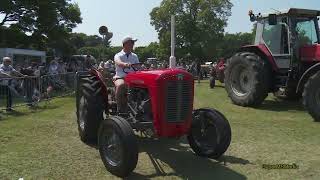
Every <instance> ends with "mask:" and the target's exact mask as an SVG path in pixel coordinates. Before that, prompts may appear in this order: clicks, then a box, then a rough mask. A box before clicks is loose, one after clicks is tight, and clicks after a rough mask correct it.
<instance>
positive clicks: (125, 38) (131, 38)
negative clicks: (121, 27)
mask: <svg viewBox="0 0 320 180" xmlns="http://www.w3.org/2000/svg"><path fill="white" fill-rule="evenodd" d="M128 41H133V42H136V41H138V39H133V37H131V36H126V37H124V38H123V40H122V44H124V43H126V42H128Z"/></svg>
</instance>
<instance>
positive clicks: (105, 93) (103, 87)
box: [89, 69, 108, 104]
mask: <svg viewBox="0 0 320 180" xmlns="http://www.w3.org/2000/svg"><path fill="white" fill-rule="evenodd" d="M89 72H90V74H92V75H94V76H95V77H96V78H97V79H98V81H99V82H100V84H101V92H102V95H103V97H104V101H105V103H106V104H108V89H107V84H106V83H105V80H104V77H103V75H102V74H101V73H100V72H99V71H98V70H96V69H91V70H90V71H89Z"/></svg>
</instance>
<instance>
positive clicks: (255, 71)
mask: <svg viewBox="0 0 320 180" xmlns="http://www.w3.org/2000/svg"><path fill="white" fill-rule="evenodd" d="M270 72H271V69H270V67H269V66H268V65H267V63H265V62H264V60H263V59H261V58H260V56H258V55H256V54H254V53H250V52H241V53H237V54H236V55H234V56H233V57H232V58H231V59H230V60H229V64H228V66H227V68H226V73H225V76H226V77H225V87H226V91H227V93H228V95H229V97H230V98H231V100H232V102H233V103H235V104H237V105H240V106H256V105H260V104H261V103H262V102H263V101H264V99H265V98H266V97H267V96H268V92H269V89H270Z"/></svg>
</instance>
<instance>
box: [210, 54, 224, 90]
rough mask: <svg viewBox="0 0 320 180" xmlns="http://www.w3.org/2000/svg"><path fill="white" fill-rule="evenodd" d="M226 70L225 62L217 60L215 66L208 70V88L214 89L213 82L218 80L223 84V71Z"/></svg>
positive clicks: (222, 59)
mask: <svg viewBox="0 0 320 180" xmlns="http://www.w3.org/2000/svg"><path fill="white" fill-rule="evenodd" d="M225 68H226V61H225V59H224V58H221V59H219V61H218V63H217V64H216V65H213V66H212V68H211V70H210V80H209V82H210V83H209V84H210V88H214V87H215V83H216V82H215V81H216V80H219V81H220V82H221V83H224V71H225Z"/></svg>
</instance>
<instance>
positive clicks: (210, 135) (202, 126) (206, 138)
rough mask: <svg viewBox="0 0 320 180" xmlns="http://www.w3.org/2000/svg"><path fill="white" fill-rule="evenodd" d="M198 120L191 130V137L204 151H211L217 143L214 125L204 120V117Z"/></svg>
mask: <svg viewBox="0 0 320 180" xmlns="http://www.w3.org/2000/svg"><path fill="white" fill-rule="evenodd" d="M203 115H204V114H203ZM201 119H202V120H201ZM198 122H199V124H198V125H197V126H195V129H194V132H193V138H194V140H195V142H196V143H197V144H198V146H199V147H201V148H202V149H203V150H205V151H206V153H211V152H212V151H213V150H214V149H215V147H216V145H217V139H218V137H217V129H216V126H215V125H214V124H212V123H210V122H209V121H208V120H205V118H200V119H199V121H198Z"/></svg>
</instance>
